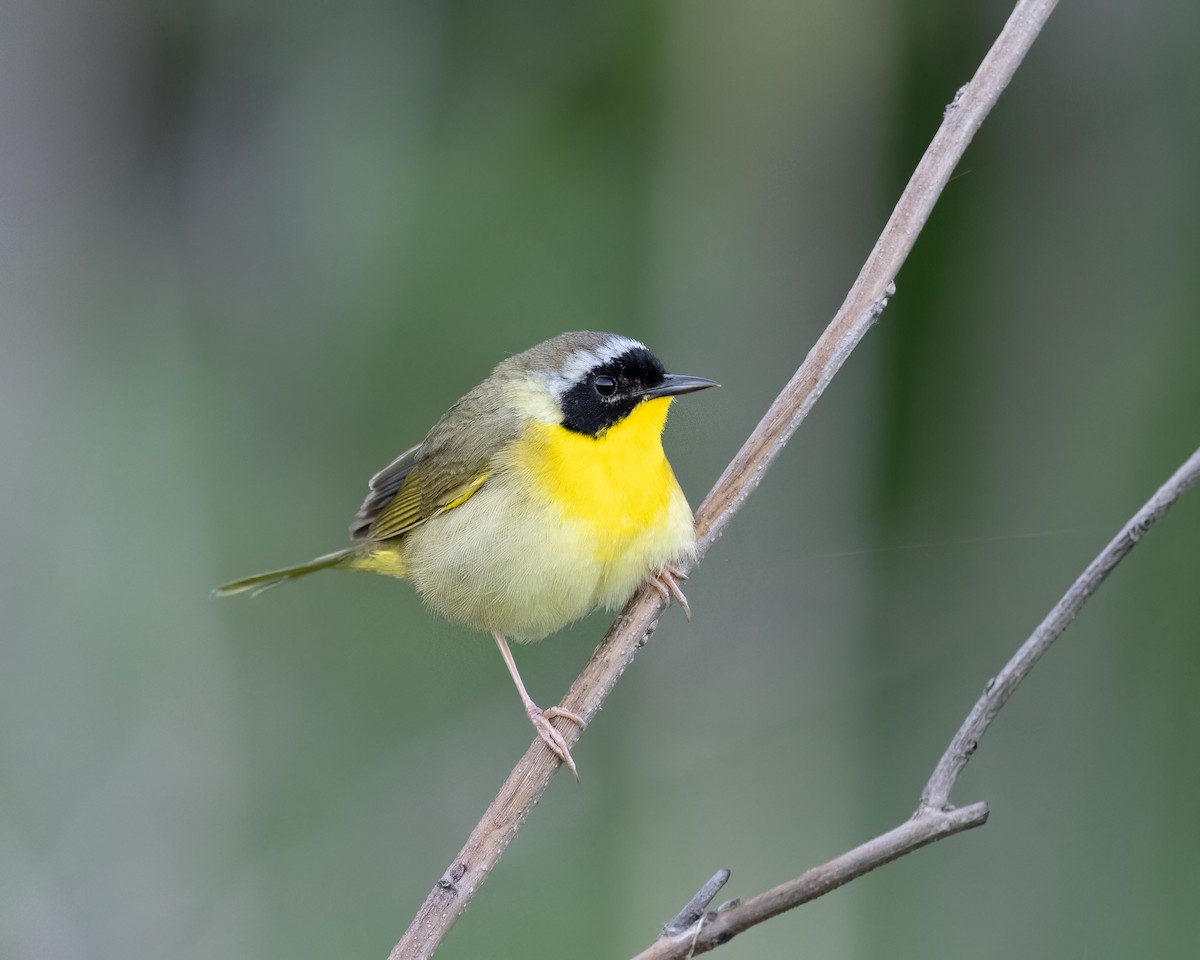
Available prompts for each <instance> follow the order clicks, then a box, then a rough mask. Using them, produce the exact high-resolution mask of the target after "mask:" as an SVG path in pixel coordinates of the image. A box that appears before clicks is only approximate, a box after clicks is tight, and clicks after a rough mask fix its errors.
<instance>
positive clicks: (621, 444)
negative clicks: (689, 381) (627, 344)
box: [517, 397, 678, 563]
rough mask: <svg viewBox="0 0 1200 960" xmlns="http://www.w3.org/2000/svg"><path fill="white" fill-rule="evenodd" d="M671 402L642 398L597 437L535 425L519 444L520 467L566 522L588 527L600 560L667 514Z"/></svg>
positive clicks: (612, 556) (614, 555) (671, 481)
mask: <svg viewBox="0 0 1200 960" xmlns="http://www.w3.org/2000/svg"><path fill="white" fill-rule="evenodd" d="M670 406H671V398H670V397H660V398H657V399H654V400H647V401H644V402H642V403H640V404H638V405H637V406H636V407H634V409H633V412H632V413H630V414H629V416H628V417H626V418H625V419H624V420H622V421H621V422H620V423H618V424H616V425H615V426H613V427H610V428H609V429H608V430H606V431H605V432H604V433H603V434H601V435H600V436H599V437H591V436H587V435H585V434H581V433H576V432H574V431H572V430H568V429H566V428H565V427H563V426H561V425H559V424H549V423H538V424H534V425H533V426H532V427H531V428H530V429H529V431H528V433H527V434H526V436H525V438H524V440H523V441H522V442H521V444H520V445H519V448H520V449H519V451H518V454H517V464H518V466H519V467H520V468H521V469H523V470H524V471H525V472H526V474H527V475H528V476H529V477H530V479H531V481H532V485H533V487H534V489H535V490H536V491H537V493H538V494H539V495H540V496H541V498H543V499H544V500H545V501H546V502H548V503H550V504H552V505H553V506H554V507H555V508H556V509H557V510H558V512H559V513H560V515H561V516H562V518H563V520H564V521H570V522H575V523H578V524H581V525H583V526H585V527H588V528H590V533H591V539H592V541H593V543H594V545H595V551H596V553H595V557H594V559H595V560H596V561H598V562H600V563H608V562H612V561H614V560H616V559H618V557H619V556H620V554H621V553H622V552H623V551H624V550H625V549H626V546H627V544H628V543H629V541H630V540H633V539H638V538H642V537H645V536H647V535H648V534H649V535H651V536H652V535H653V533H654V531H655V529H656V525H657V524H660V523H662V522H664V521H665V519H666V515H667V509H668V506H669V505H670V503H671V499H672V496H673V495H674V493H675V491H676V490H677V489H678V484H677V483H676V482H675V475H674V474H673V473H672V472H671V465H670V464H669V463H667V458H666V456H665V455H664V454H663V448H662V429H663V425H664V424H665V423H666V419H667V410H668V408H669V407H670Z"/></svg>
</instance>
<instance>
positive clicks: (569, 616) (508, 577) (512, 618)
mask: <svg viewBox="0 0 1200 960" xmlns="http://www.w3.org/2000/svg"><path fill="white" fill-rule="evenodd" d="M715 386H719V384H717V383H715V382H714V381H712V380H708V379H705V378H704V377H692V376H684V375H680V374H672V373H668V372H667V371H666V368H665V367H664V366H663V364H662V362H661V361H660V360H659V359H658V358H657V357H656V356H655V355H654V354H652V353H651V352H650V351H649V349H647V347H646V346H645V344H643V343H642V342H640V341H638V340H634V339H632V338H630V337H626V336H621V335H619V334H613V333H597V332H592V331H577V332H572V333H564V334H561V335H559V336H557V337H553V338H551V339H549V340H546V341H544V342H543V343H539V344H538V345H537V346H534V347H531V348H530V349H528V350H526V351H524V352H523V353H517V354H514V355H512V356H509V357H507V358H505V359H504V360H502V361H501V362H500V363H499V364H497V366H496V367H495V369H494V370H492V372H491V374H490V375H489V376H488V377H487V378H486V379H485V380H484V381H483V382H482V383H480V384H479V385H478V386H476V387H475V388H474V389H472V390H470V391H469V392H468V393H466V394H465V395H464V396H462V397H461V398H460V399H459V400H458V401H457V402H455V403H454V405H453V406H451V407H450V409H449V410H447V411H446V412H445V413H444V414H443V415H442V417H441V418H440V419H439V420H438V421H437V422H436V423H435V424H434V425H433V427H432V428H431V429H430V430H429V432H428V434H427V435H426V436H425V439H424V440H422V441H421V442H420V443H419V444H417V445H416V446H414V447H411V448H409V449H408V450H405V451H404V452H403V453H402V454H400V455H399V456H398V457H396V459H395V460H393V461H392V462H391V463H390V464H388V465H387V466H386V467H384V468H383V469H382V470H380V471H379V472H378V473H376V474H375V475H374V476H373V477H372V478H371V480H370V484H369V492H368V494H367V497H366V499H365V500H364V501H363V503H362V506H361V507H360V508H359V510H358V513H357V514H356V515H355V517H354V520H353V522H352V523H351V525H350V534H351V539H352V541H353V542H352V545H351V546H348V547H346V548H344V549H342V550H337V551H335V552H333V553H327V554H324V555H323V556H319V557H316V558H315V559H313V560H309V561H308V562H306V563H301V564H297V565H295V566H291V567H284V568H282V569H279V570H272V571H269V572H267V573H260V574H256V575H254V576H250V577H245V578H243V579H240V580H234V581H232V582H230V583H226V584H224V585H222V586H220V587H217V588H216V590H214V591H213V592H214V594H215V595H217V596H229V595H231V594H238V593H243V592H251V593H255V594H256V593H259V592H261V591H263V590H265V589H267V588H268V587H272V586H275V585H277V584H280V583H283V582H286V581H289V580H294V579H296V578H297V577H302V576H305V575H307V574H310V573H314V572H316V571H318V570H327V569H345V570H364V571H370V572H374V573H381V574H388V575H391V576H393V577H398V578H400V579H405V580H409V581H411V582H412V584H413V586H414V587H415V588H416V590H417V593H418V594H420V596H421V597H422V598H423V599H424V600H425V602H426V603H427V605H428V606H429V607H431V608H432V609H433V610H434V611H436V612H437V613H439V614H441V615H442V616H444V617H446V618H447V619H449V620H451V621H453V622H455V623H459V624H464V625H466V626H468V627H470V628H473V629H476V630H479V631H483V632H486V633H490V634H491V635H492V637H493V638H494V639H495V642H496V646H497V647H498V648H499V651H500V655H501V657H502V658H503V660H504V663H505V666H506V667H507V668H508V672H509V674H510V675H511V676H512V680H513V682H514V683H515V684H516V687H517V692H518V694H519V695H520V698H521V702H522V705H523V706H524V708H525V713H526V715H527V716H528V717H529V720H530V722H531V723H532V724H533V726H534V729H535V730H536V731H537V734H538V736H539V737H540V738H541V740H542V741H543V742H544V743H545V744H546V746H547V747H548V748H549V749H550V751H551V752H552V753H553V754H554V755H555V756H556V757H558V759H559V760H560V761H562V763H563V764H565V765H566V766H567V767H568V768H569V769H570V770H571V771H572V773H574V774H575V776H576V777H578V770H577V768H576V765H575V761H574V760H573V758H572V757H571V753H570V751H569V750H568V749H567V743H566V741H565V739H564V738H563V736H562V734H561V733H560V732H559V731H558V730H557V729H556V728H555V727H554V725H553V724H552V723H551V721H552V720H553V719H555V718H556V717H563V718H565V719H567V720H568V721H570V722H572V723H575V724H577V725H579V726H580V727H581V728H582V726H583V724H584V721H583V718H582V717H580V716H578V715H577V714H575V713H572V712H571V711H569V710H566V709H563V708H562V707H561V706H557V707H550V708H549V709H545V710H543V709H542V708H540V707H538V706H537V704H536V703H534V701H533V699H532V698H531V697H530V695H529V693H528V692H527V690H526V688H525V684H524V682H523V681H522V679H521V674H520V673H519V671H518V670H517V665H516V661H515V660H514V658H513V655H512V650H511V648H510V647H509V641H510V640H511V641H516V642H528V641H534V640H541V639H543V638H544V637H547V636H549V635H550V634H552V633H554V632H556V631H557V630H559V629H561V628H562V627H565V626H566V625H567V624H569V623H571V622H573V621H574V620H577V619H579V618H580V617H582V616H584V615H586V614H588V613H590V612H591V611H592V610H595V609H597V608H600V607H606V608H609V609H613V608H617V607H619V606H621V605H623V604H624V603H625V601H626V600H628V599H629V597H630V596H631V595H632V594H633V593H634V591H635V590H636V589H637V588H638V587H639V586H641V585H642V584H643V583H646V582H649V583H650V584H651V585H652V586H653V587H654V589H655V590H656V591H657V592H658V593H659V594H660V595H661V596H662V598H663V600H664V602H665V603H668V604H669V603H670V602H671V599H672V598H674V599H675V600H677V601H678V602H679V604H680V606H681V607H682V609H683V610H684V612H685V613H686V614H687V616H688V618H689V619H690V618H691V608H690V606H689V605H688V601H687V597H686V596H685V595H684V593H683V591H682V589H681V588H680V586H679V581H680V580H683V579H686V575H685V573H684V567H685V566H686V565H689V564H690V563H691V562H692V561H693V560H694V558H695V554H696V536H695V530H694V525H693V518H692V511H691V508H690V507H689V506H688V502H687V499H686V498H685V497H684V494H683V491H682V490H681V489H680V486H679V483H678V481H677V480H676V479H675V474H674V473H673V471H672V470H671V465H670V463H669V462H668V461H667V458H666V455H665V453H664V451H663V446H662V431H663V427H664V426H665V423H666V418H667V410H668V408H669V407H670V405H671V403H672V401H673V399H674V398H675V397H677V396H679V395H681V394H687V393H693V392H695V391H698V390H705V389H707V388H709V387H715Z"/></svg>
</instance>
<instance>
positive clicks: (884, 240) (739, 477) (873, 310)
mask: <svg viewBox="0 0 1200 960" xmlns="http://www.w3.org/2000/svg"><path fill="white" fill-rule="evenodd" d="M1055 3H1056V0H1018V3H1017V5H1016V8H1015V9H1014V11H1013V13H1012V15H1011V16H1010V18H1009V20H1008V22H1007V23H1006V24H1005V26H1004V29H1003V30H1002V31H1001V33H1000V35H999V37H998V38H997V39H996V42H995V43H994V44H993V46H992V48H991V50H989V51H988V54H987V56H986V57H985V58H984V60H983V63H982V64H981V65H980V67H979V70H978V71H977V72H976V74H975V76H974V78H973V79H972V80H971V82H970V83H968V84H967V85H966V86H965V87H963V88H962V89H961V90H960V91H959V92H958V94H957V95H956V96H955V98H954V102H953V103H952V104H950V106H949V107H947V109H946V113H945V116H944V118H943V120H942V125H941V126H940V127H939V128H938V131H937V133H936V134H935V135H934V138H933V141H932V142H931V143H930V145H929V148H928V149H927V150H926V151H925V154H924V156H923V157H922V158H921V161H920V163H919V164H918V165H917V169H916V170H915V171H914V173H913V176H912V179H911V180H909V183H908V186H907V187H905V189H904V193H903V194H901V196H900V200H899V201H898V202H897V204H896V207H895V209H894V210H893V212H892V216H891V218H890V219H889V220H888V222H887V225H886V226H885V227H884V229H883V233H882V234H880V237H879V239H878V240H877V241H876V243H875V247H874V249H873V250H872V251H871V255H870V256H869V257H868V258H867V261H866V263H865V264H864V265H863V268H862V270H861V272H860V273H859V275H858V278H857V279H856V280H855V282H854V285H853V286H852V287H851V288H850V292H849V294H848V295H847V296H846V300H845V302H844V303H843V304H842V306H841V309H839V310H838V312H837V315H836V316H835V317H834V318H833V321H832V322H831V323H830V324H829V326H828V327H827V328H826V330H825V332H824V333H823V334H822V335H821V337H820V339H819V340H818V341H817V342H816V344H815V345H814V346H813V348H812V350H810V351H809V354H808V356H807V357H805V359H804V362H803V363H802V364H801V365H800V368H799V369H798V370H797V371H796V373H795V375H794V376H793V377H792V379H791V380H790V381H789V382H788V384H787V386H786V387H784V389H783V392H782V393H780V395H779V396H778V397H777V398H776V400H775V402H774V403H773V404H771V407H770V409H768V411H767V413H766V415H765V416H764V417H763V419H762V421H761V422H760V423H759V424H758V426H757V427H756V428H755V429H754V432H753V433H752V434H751V435H750V438H749V439H748V440H747V441H746V443H745V444H744V445H743V446H742V449H741V450H740V451H739V452H738V454H737V456H736V457H734V459H733V461H732V462H731V463H730V464H729V466H728V467H727V468H726V470H725V472H724V474H722V476H721V478H720V479H719V480H718V481H717V483H716V486H714V487H713V489H712V492H711V493H709V495H708V497H707V498H706V499H705V501H704V503H703V504H701V506H700V509H699V510H698V511H697V513H696V531H697V534H698V544H697V546H698V556H697V559H699V558H700V557H703V556H704V554H705V553H706V552H707V551H708V548H709V547H711V546H712V544H713V543H714V542H715V541H716V539H717V538H718V537H720V535H721V534H722V533H723V532H724V530H725V528H726V527H727V526H728V525H729V522H730V520H731V519H732V518H733V515H734V514H735V513H736V512H737V510H738V508H739V507H740V506H741V504H742V503H743V502H744V501H745V499H746V497H747V496H748V495H749V494H750V493H752V492H753V491H754V489H755V488H756V487H757V486H758V484H759V483H760V482H761V480H762V477H763V474H764V473H765V472H766V470H767V468H768V467H769V466H770V465H771V463H772V462H773V461H774V460H775V458H776V457H777V456H778V455H779V453H780V451H781V450H782V449H783V447H784V445H785V444H786V443H787V442H788V440H789V439H791V437H792V435H793V434H794V433H795V432H796V429H797V428H798V427H799V426H800V423H801V422H802V421H803V420H804V418H805V417H806V416H807V415H808V412H809V411H810V410H811V409H812V406H813V404H814V403H816V401H817V399H818V398H819V397H820V396H821V394H822V393H824V391H825V388H826V387H827V386H828V385H829V383H830V381H831V380H832V379H833V377H834V375H835V374H836V373H837V371H838V370H840V369H841V367H842V364H843V363H845V361H846V359H847V358H848V357H849V356H850V353H851V352H852V351H853V350H854V348H855V347H856V346H857V345H858V342H859V341H860V340H861V339H862V338H863V336H864V335H865V334H866V332H867V331H868V330H869V329H870V328H871V327H872V325H873V324H874V323H875V321H876V320H877V319H878V318H879V315H880V313H882V311H883V308H884V307H885V306H886V305H887V298H888V297H889V296H890V295H891V294H892V293H894V292H895V288H894V287H893V285H892V280H893V278H894V277H895V276H896V274H897V273H898V272H899V270H900V267H901V266H902V265H903V263H904V261H905V259H906V258H907V257H908V254H909V252H910V251H911V250H912V247H913V244H914V243H915V242H916V238H917V235H918V234H919V233H920V231H921V228H922V227H923V226H924V225H925V221H926V220H927V219H928V218H929V214H930V212H931V211H932V210H933V206H934V204H935V203H936V202H937V198H938V197H939V196H940V195H941V192H942V190H943V189H944V188H945V186H946V183H947V182H948V181H949V179H950V175H951V173H952V172H953V170H954V167H955V165H956V164H957V163H958V161H959V159H960V158H961V157H962V154H963V151H965V150H966V148H967V144H969V143H970V141H971V138H972V137H973V136H974V135H975V131H976V130H978V129H979V126H980V124H981V123H983V120H984V118H985V117H986V116H987V114H988V113H989V111H990V110H991V108H992V106H993V105H994V104H995V102H996V100H997V98H999V96H1000V94H1001V92H1002V91H1003V90H1004V88H1005V87H1006V86H1007V85H1008V82H1009V80H1010V79H1011V78H1012V75H1013V73H1014V72H1015V71H1016V69H1017V67H1018V66H1019V65H1020V63H1021V60H1022V59H1023V58H1024V56H1025V53H1026V51H1027V50H1028V49H1029V47H1030V45H1031V44H1032V43H1033V40H1034V38H1035V37H1036V36H1037V34H1038V31H1039V30H1040V29H1041V26H1042V24H1043V23H1044V22H1045V20H1046V18H1047V17H1048V16H1049V14H1050V11H1051V10H1052V9H1053V8H1054V6H1055ZM661 609H662V602H661V600H660V599H659V597H658V595H657V594H656V593H655V592H654V591H653V590H650V589H642V590H641V591H639V592H638V593H637V594H636V595H635V596H634V597H633V599H632V600H630V602H629V603H628V604H626V606H625V609H624V610H623V611H622V612H621V614H620V616H619V617H618V618H617V621H616V623H614V624H613V626H612V627H611V628H610V629H609V631H608V634H607V636H606V637H605V638H604V640H603V641H601V643H600V645H599V646H598V647H597V648H596V650H595V652H594V653H593V654H592V658H591V660H590V661H589V662H588V664H587V666H586V667H585V668H584V670H583V672H582V673H581V674H580V675H579V677H578V678H577V679H576V680H575V682H574V683H573V684H572V685H571V689H570V690H569V691H568V692H567V695H566V696H565V697H564V698H563V700H562V704H561V705H562V707H563V708H564V709H567V710H570V711H572V712H573V713H577V714H579V715H580V716H582V717H583V718H584V720H591V718H592V717H594V716H595V714H596V712H597V711H598V710H599V709H600V705H601V704H602V703H603V702H604V700H605V698H606V697H607V696H608V693H609V691H611V690H612V688H613V685H614V684H615V683H616V682H617V678H618V677H620V676H621V674H622V673H623V672H624V671H625V668H626V667H628V666H629V664H630V663H631V662H632V661H633V657H634V654H635V653H636V651H637V649H638V648H639V647H640V646H641V645H642V644H644V643H645V642H646V640H647V638H648V637H649V636H650V634H651V633H652V632H653V631H654V628H655V627H656V626H657V624H658V619H657V618H658V614H659V612H660V610H661ZM560 732H561V733H562V734H563V737H564V738H565V739H566V741H567V744H568V746H569V745H570V744H572V743H574V742H575V740H576V739H578V736H579V730H578V729H577V728H576V727H575V725H574V724H569V723H568V724H564V725H563V726H562V728H561V729H560ZM557 766H558V760H557V758H555V757H553V756H552V755H551V754H550V753H549V752H548V751H547V750H546V749H545V748H544V747H543V746H542V743H541V741H540V740H535V741H534V743H533V744H532V745H531V746H530V748H529V749H528V750H527V751H526V752H525V755H524V756H523V757H522V758H521V759H520V761H519V762H518V763H517V765H516V767H514V768H513V771H512V773H510V774H509V776H508V779H507V780H505V781H504V784H503V785H502V786H501V787H500V792H499V793H498V794H497V795H496V797H495V799H494V800H493V801H492V803H491V805H490V806H489V807H488V808H487V810H486V811H485V812H484V815H483V818H482V819H481V820H480V821H479V823H478V824H477V825H476V827H475V829H474V830H473V831H472V832H471V835H470V837H468V839H467V842H466V844H465V845H464V846H463V848H462V850H461V851H460V852H459V854H458V856H456V857H455V858H454V861H453V862H452V863H451V865H450V867H449V868H447V870H446V872H445V873H444V874H443V875H442V877H441V879H440V880H438V881H437V883H436V884H435V885H434V887H433V889H432V890H431V891H430V893H429V896H428V897H426V899H425V902H424V903H423V904H422V905H421V909H420V910H419V911H418V912H417V915H416V917H414V918H413V921H412V923H411V924H410V925H409V928H408V930H407V931H406V932H405V934H404V937H403V939H401V941H400V942H399V943H398V944H397V945H396V946H395V948H394V949H393V950H392V952H391V954H390V955H389V960H417V958H427V957H429V956H431V955H432V954H433V951H434V950H435V949H437V946H438V944H439V943H440V942H441V940H442V938H443V937H444V936H445V934H446V931H447V930H449V929H450V926H451V925H452V924H453V923H454V921H455V920H456V919H457V918H458V916H459V915H460V914H461V913H462V912H463V910H465V909H466V906H467V904H468V903H469V902H470V900H471V897H473V896H474V894H475V891H476V890H477V889H478V888H479V886H480V884H482V883H483V881H484V880H485V879H486V878H487V875H488V873H489V872H490V871H491V869H492V867H493V866H495V864H496V862H497V861H498V860H499V859H500V856H501V854H502V853H503V852H504V849H505V848H506V847H507V846H508V844H509V843H510V842H511V841H512V838H513V837H514V836H516V832H517V830H518V828H519V827H520V826H521V824H522V823H523V822H524V821H525V818H526V817H527V816H529V812H530V810H532V809H533V806H534V805H535V804H536V803H537V801H538V799H539V798H540V797H541V795H542V792H543V791H544V790H545V789H546V785H547V784H548V783H549V781H550V777H551V775H552V774H553V773H554V771H555V769H556V768H557Z"/></svg>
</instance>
